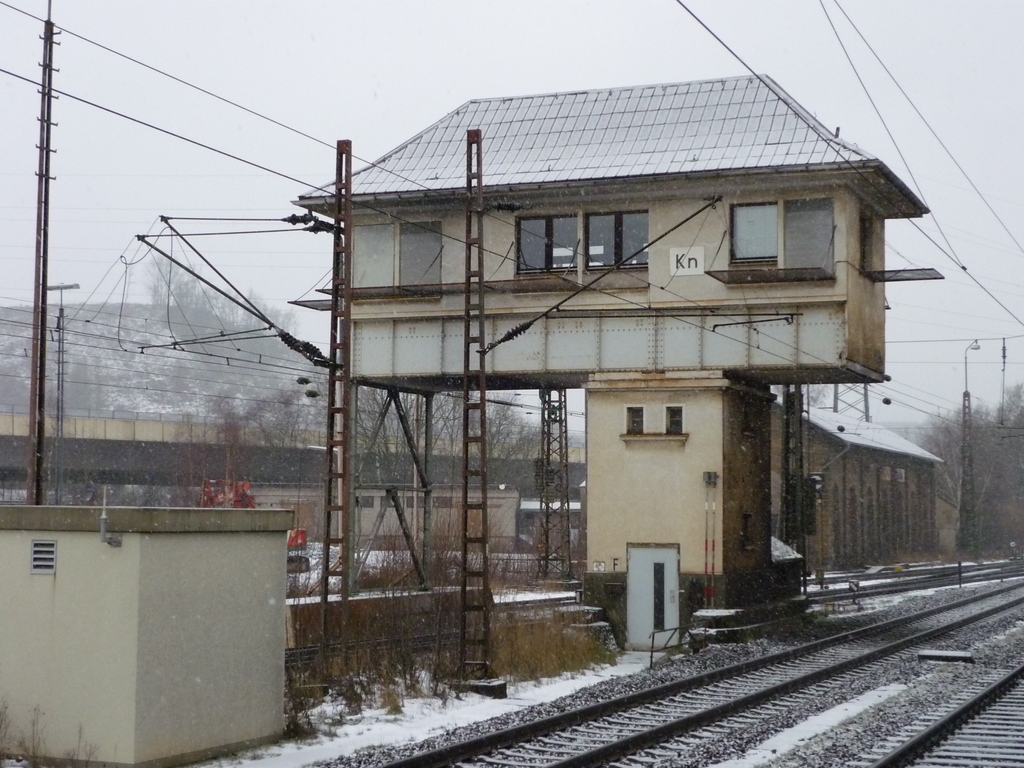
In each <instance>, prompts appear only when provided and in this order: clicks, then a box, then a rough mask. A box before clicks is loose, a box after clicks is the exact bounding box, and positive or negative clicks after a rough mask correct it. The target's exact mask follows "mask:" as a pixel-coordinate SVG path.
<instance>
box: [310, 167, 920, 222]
mask: <svg viewBox="0 0 1024 768" xmlns="http://www.w3.org/2000/svg"><path fill="white" fill-rule="evenodd" d="M794 173H847V174H851V173H852V174H855V179H854V181H853V186H854V187H855V189H856V190H857V192H858V194H859V195H860V196H862V197H865V198H867V199H868V200H870V201H871V202H872V204H873V205H874V206H875V207H876V209H877V210H878V212H879V213H880V214H881V215H882V216H883V217H884V218H887V219H902V218H918V217H920V216H924V215H925V214H927V213H928V212H929V211H928V207H927V206H926V205H925V204H924V202H923V201H922V200H921V199H920V198H919V197H918V196H917V195H916V194H914V192H913V191H912V190H911V189H910V188H909V187H908V186H907V185H906V184H905V183H904V182H903V181H902V180H901V179H900V178H899V177H898V176H897V175H896V174H895V173H893V172H892V171H891V170H890V169H889V168H888V166H886V165H885V163H883V162H881V161H880V160H874V159H871V160H860V161H844V162H835V163H819V164H813V165H811V164H806V165H787V166H767V167H764V168H733V169H726V170H713V171H699V172H689V173H664V174H651V175H647V176H606V177H596V178H590V179H566V180H564V181H544V182H532V183H525V184H505V185H501V186H486V185H485V186H484V192H485V193H486V194H487V195H488V196H490V197H495V196H506V197H508V198H510V199H513V200H514V199H515V198H519V197H529V196H531V195H535V194H537V193H538V192H548V193H550V192H553V191H556V190H557V191H563V190H571V189H581V188H586V187H593V186H594V185H598V184H600V185H615V186H619V185H621V186H625V185H628V184H647V183H651V182H673V181H707V180H708V179H714V178H722V179H728V180H730V181H740V180H742V179H743V178H747V177H763V176H768V175H789V174H794ZM464 195H465V189H464V188H462V187H454V188H452V187H449V188H444V189H424V190H410V191H396V192H384V193H379V192H377V193H369V194H359V193H356V194H355V195H353V200H355V201H361V202H362V204H363V206H364V207H371V208H375V207H377V206H380V207H388V206H392V205H399V206H400V205H410V204H412V205H437V204H444V203H454V202H461V200H462V199H463V196H464ZM292 203H293V205H297V206H299V207H300V208H305V209H307V210H311V211H316V212H318V213H321V214H324V215H330V214H331V211H332V209H333V206H334V194H333V191H332V192H330V193H328V192H325V193H324V194H323V195H317V196H314V195H302V196H300V197H299V198H298V199H297V200H294V201H292Z"/></svg>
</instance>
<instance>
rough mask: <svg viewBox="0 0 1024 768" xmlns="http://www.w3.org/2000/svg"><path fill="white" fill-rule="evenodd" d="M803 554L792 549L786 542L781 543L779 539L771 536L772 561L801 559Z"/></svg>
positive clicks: (780, 561) (783, 561)
mask: <svg viewBox="0 0 1024 768" xmlns="http://www.w3.org/2000/svg"><path fill="white" fill-rule="evenodd" d="M803 559H804V556H803V555H801V554H800V553H799V552H797V551H796V550H795V549H793V548H792V547H791V546H789V545H788V544H785V543H783V542H782V541H780V540H779V539H776V538H775V537H774V536H772V562H773V563H788V562H791V561H793V560H803Z"/></svg>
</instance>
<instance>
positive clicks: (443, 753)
mask: <svg viewBox="0 0 1024 768" xmlns="http://www.w3.org/2000/svg"><path fill="white" fill-rule="evenodd" d="M1017 589H1020V585H1009V586H1004V587H999V588H996V589H992V590H988V591H986V592H985V593H983V594H981V595H975V596H972V597H969V598H963V599H961V600H956V601H954V602H951V603H948V604H946V605H943V606H938V607H935V608H930V609H927V610H925V611H921V612H919V613H916V614H913V615H912V616H909V617H900V618H896V619H891V620H889V621H884V622H881V623H879V624H874V625H871V626H870V627H862V628H860V629H855V630H851V631H848V632H843V633H840V634H838V635H833V636H832V637H828V638H823V639H821V640H816V641H813V642H811V643H806V644H804V645H800V646H797V647H795V648H790V649H787V650H784V651H779V652H777V653H773V654H769V655H767V656H762V657H759V658H756V659H750V660H748V661H743V662H739V663H736V664H731V665H729V666H726V667H722V668H720V669H716V670H710V671H708V672H704V673H701V674H699V675H694V676H692V677H687V678H683V679H681V680H676V681H672V682H669V683H663V684H661V685H657V686H654V687H652V688H648V689H645V690H642V691H636V692H633V693H630V694H626V695H624V696H618V697H615V698H612V699H609V700H607V701H603V702H598V703H596V704H591V705H588V706H585V707H581V708H579V709H575V710H571V711H569V712H563V713H559V714H557V715H552V716H549V717H545V718H541V719H538V720H535V721H533V722H530V723H523V724H521V725H517V726H513V727H511V728H506V729H503V730H500V731H495V732H493V733H489V734H485V735H483V736H478V737H476V738H473V739H470V740H467V741H463V742H458V743H455V744H449V745H447V746H444V747H440V748H438V749H434V750H430V751H428V752H421V753H419V754H416V755H412V756H410V757H407V758H403V759H400V760H396V761H393V762H391V763H387V764H386V766H384V768H443V766H448V765H451V764H453V763H455V762H458V761H464V760H469V759H472V758H476V757H479V756H481V755H483V754H486V753H489V752H493V751H494V750H497V749H502V748H504V747H509V746H513V745H516V744H519V743H521V742H523V741H526V740H527V739H532V738H539V737H541V736H544V735H546V734H550V733H554V732H557V731H560V730H564V729H566V728H569V727H572V726H576V725H581V724H583V723H587V722H589V721H593V720H596V719H598V718H600V717H604V716H608V715H612V714H616V713H618V712H622V711H624V710H627V709H631V708H633V707H637V706H641V705H644V704H648V703H650V702H654V701H658V700H659V699H663V698H666V697H668V696H673V695H676V694H680V693H684V692H686V691H690V690H694V689H697V688H700V687H703V686H706V685H709V684H711V683H715V682H719V681H722V680H728V679H730V678H735V677H739V676H740V675H743V674H746V673H749V672H754V671H757V670H760V669H764V668H767V667H770V666H772V665H777V664H781V663H785V662H788V661H793V660H795V659H799V658H801V657H804V656H809V655H811V654H812V653H816V652H818V651H821V650H825V649H828V648H831V647H833V646H838V645H841V644H843V643H849V642H853V641H856V640H861V639H863V638H866V637H868V636H870V635H873V634H879V633H882V632H885V631H887V630H890V629H895V628H898V627H901V626H903V625H905V624H907V623H910V622H913V621H920V620H923V619H927V618H930V617H932V616H936V615H938V614H941V613H946V612H950V611H955V610H957V609H959V608H962V607H965V606H968V605H970V604H972V603H976V602H979V601H981V600H985V599H987V598H991V597H996V596H999V595H1002V594H1004V593H1006V592H1010V591H1014V590H1017ZM1020 602H1024V597H1021V598H1019V599H1018V600H1017V601H1015V604H1016V603H1020ZM992 610H993V612H998V611H1003V610H1007V606H1006V605H1005V604H1004V605H1000V606H997V607H996V608H994V609H992ZM969 618H970V620H972V621H978V620H980V618H979V617H978V616H977V615H974V616H972V617H969ZM953 628H955V627H952V626H947V627H943V628H940V630H941V631H951V630H952V629H953ZM861 663H865V662H864V661H863V659H862V661H861ZM810 682H812V681H808V683H807V684H810ZM772 695H776V694H772ZM747 706H749V704H748V705H747ZM722 714H725V711H724V710H723V712H722V713H720V714H719V715H717V716H721V715H722ZM689 727H692V726H690V725H687V726H686V728H689ZM680 730H683V729H680ZM663 739H664V737H663V736H660V735H659V737H658V740H663ZM640 748H642V745H641V746H636V747H631V748H630V749H629V750H627V751H635V750H636V749H640ZM610 754H611V753H610V752H609V755H610ZM618 754H625V752H617V753H616V755H618ZM607 759H611V758H610V757H605V756H602V757H601V758H600V760H607ZM585 764H588V763H556V764H555V765H585Z"/></svg>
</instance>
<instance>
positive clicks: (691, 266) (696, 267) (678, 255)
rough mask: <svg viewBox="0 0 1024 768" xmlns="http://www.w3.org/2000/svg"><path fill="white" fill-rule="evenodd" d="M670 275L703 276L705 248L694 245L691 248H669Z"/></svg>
mask: <svg viewBox="0 0 1024 768" xmlns="http://www.w3.org/2000/svg"><path fill="white" fill-rule="evenodd" d="M668 258H669V270H668V271H669V274H670V275H672V276H673V277H675V276H676V275H703V274H704V246H703V245H693V246H690V247H689V248H669V249H668Z"/></svg>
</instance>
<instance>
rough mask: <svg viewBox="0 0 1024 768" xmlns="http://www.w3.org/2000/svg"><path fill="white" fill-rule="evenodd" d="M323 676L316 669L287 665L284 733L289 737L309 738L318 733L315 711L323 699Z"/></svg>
mask: <svg viewBox="0 0 1024 768" xmlns="http://www.w3.org/2000/svg"><path fill="white" fill-rule="evenodd" d="M322 677H323V676H322V675H321V674H319V672H318V671H317V670H316V669H312V670H299V669H296V668H294V667H288V666H286V667H285V678H284V735H285V736H287V737H288V738H291V739H302V738H309V737H311V736H313V735H314V734H315V733H316V724H315V723H314V722H313V711H314V710H315V709H316V708H317V707H318V706H320V704H321V702H322V701H323V684H322V683H320V682H319V680H320V678H322Z"/></svg>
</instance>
